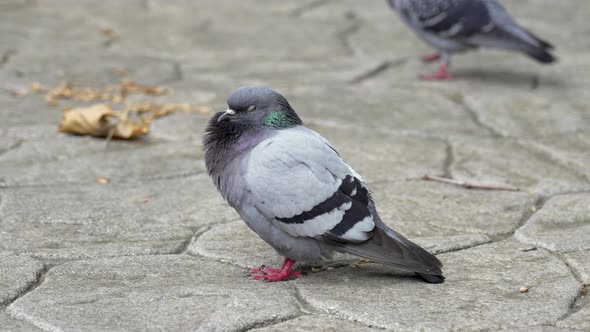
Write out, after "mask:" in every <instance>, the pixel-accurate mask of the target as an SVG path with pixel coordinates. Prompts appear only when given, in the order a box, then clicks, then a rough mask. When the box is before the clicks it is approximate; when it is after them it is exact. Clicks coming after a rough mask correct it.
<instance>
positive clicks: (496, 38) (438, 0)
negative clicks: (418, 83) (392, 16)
mask: <svg viewBox="0 0 590 332" xmlns="http://www.w3.org/2000/svg"><path fill="white" fill-rule="evenodd" d="M388 2H389V4H390V6H391V7H392V8H393V9H394V10H395V11H397V12H398V13H399V15H400V16H401V18H402V20H403V21H404V22H405V23H406V24H407V25H408V26H409V27H410V28H411V29H412V30H414V31H415V32H416V33H417V34H418V35H419V36H420V37H421V38H422V39H424V41H426V42H427V43H428V44H430V45H431V46H432V47H434V48H436V49H437V50H438V53H435V54H433V55H430V56H425V57H423V58H422V60H423V61H424V62H434V61H439V60H440V67H439V69H438V71H437V72H436V73H434V74H430V75H423V76H422V79H425V80H447V79H451V78H452V77H451V75H449V73H448V70H447V67H448V66H449V61H450V56H451V54H452V53H458V52H463V51H467V50H470V49H475V48H478V47H488V48H498V49H504V50H511V51H517V52H522V53H524V54H526V55H528V56H529V57H531V58H533V59H535V60H537V61H539V62H541V63H546V64H547V63H552V62H555V61H556V58H555V57H554V56H553V55H552V54H551V53H550V50H552V49H553V46H552V45H551V44H550V43H548V42H546V41H544V40H542V39H540V38H538V37H537V36H535V35H534V34H532V33H531V32H529V31H527V30H526V29H525V28H523V27H521V26H520V25H518V24H517V23H516V22H515V21H514V19H513V18H512V17H511V16H510V14H508V12H507V11H506V9H505V8H504V7H503V6H502V4H500V2H499V1H498V0H388Z"/></svg>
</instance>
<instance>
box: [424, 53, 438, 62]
mask: <svg viewBox="0 0 590 332" xmlns="http://www.w3.org/2000/svg"><path fill="white" fill-rule="evenodd" d="M438 60H440V53H439V52H436V53H434V54H431V55H425V56H423V57H422V62H425V63H430V62H435V61H438Z"/></svg>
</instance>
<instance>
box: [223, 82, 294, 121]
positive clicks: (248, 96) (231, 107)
mask: <svg viewBox="0 0 590 332" xmlns="http://www.w3.org/2000/svg"><path fill="white" fill-rule="evenodd" d="M227 106H228V109H227V111H225V112H223V113H221V112H220V113H217V114H216V115H215V116H214V117H213V118H214V119H215V120H214V121H216V122H217V126H218V127H219V128H224V127H227V128H228V129H230V128H232V129H234V128H241V129H243V130H248V129H252V128H260V127H270V128H275V129H284V128H290V127H293V126H295V125H300V124H302V122H301V119H300V118H299V116H297V114H296V113H295V111H294V110H293V108H291V105H289V102H288V101H287V99H285V97H283V96H282V95H280V94H279V93H277V92H275V91H273V90H271V89H269V88H266V87H259V86H245V87H241V88H238V89H237V90H236V91H234V92H233V93H232V94H231V95H230V96H229V99H228V100H227ZM212 120H213V119H212Z"/></svg>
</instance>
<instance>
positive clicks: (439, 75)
mask: <svg viewBox="0 0 590 332" xmlns="http://www.w3.org/2000/svg"><path fill="white" fill-rule="evenodd" d="M421 78H422V79H423V80H425V81H444V80H452V79H453V77H452V76H451V75H450V74H449V72H448V70H447V65H446V64H442V65H440V67H439V68H438V71H437V72H436V73H434V74H428V75H422V76H421Z"/></svg>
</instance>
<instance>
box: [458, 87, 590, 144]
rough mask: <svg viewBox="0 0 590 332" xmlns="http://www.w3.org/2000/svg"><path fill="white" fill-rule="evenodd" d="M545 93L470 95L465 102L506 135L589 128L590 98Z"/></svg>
mask: <svg viewBox="0 0 590 332" xmlns="http://www.w3.org/2000/svg"><path fill="white" fill-rule="evenodd" d="M556 98H557V97H556V96H555V95H546V94H544V93H543V91H533V92H530V91H524V92H521V91H518V90H517V91H516V92H513V93H502V94H498V95H483V94H471V95H470V96H469V95H468V97H466V103H467V104H469V106H470V107H471V108H473V109H475V110H476V111H477V113H478V114H479V117H480V120H481V121H482V122H483V123H486V124H487V125H489V126H490V127H493V128H494V130H495V131H496V132H498V133H501V134H502V135H504V136H514V137H544V136H550V135H556V134H560V133H568V132H575V131H578V130H584V129H586V128H588V126H589V125H590V112H589V110H590V109H589V108H588V104H589V101H590V99H588V97H587V96H580V97H579V98H558V99H557V100H556Z"/></svg>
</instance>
